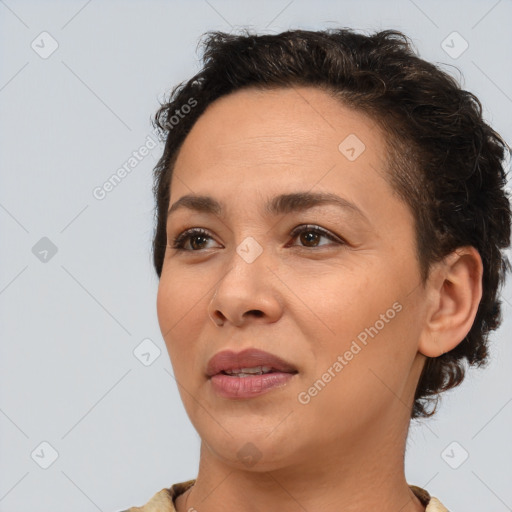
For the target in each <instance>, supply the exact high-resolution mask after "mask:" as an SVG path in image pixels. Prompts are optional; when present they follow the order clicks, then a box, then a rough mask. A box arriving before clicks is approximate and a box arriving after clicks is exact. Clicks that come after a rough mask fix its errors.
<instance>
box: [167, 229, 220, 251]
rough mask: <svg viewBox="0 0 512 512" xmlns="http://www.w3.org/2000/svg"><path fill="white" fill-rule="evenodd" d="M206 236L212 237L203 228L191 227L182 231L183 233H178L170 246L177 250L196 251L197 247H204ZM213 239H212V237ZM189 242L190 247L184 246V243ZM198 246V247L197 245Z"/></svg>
mask: <svg viewBox="0 0 512 512" xmlns="http://www.w3.org/2000/svg"><path fill="white" fill-rule="evenodd" d="M208 238H210V239H212V237H211V236H210V235H209V234H208V232H207V231H206V230H205V229H202V228H191V229H187V230H186V231H183V233H181V234H179V235H178V236H177V237H176V238H175V239H174V240H173V242H172V248H173V249H177V250H179V251H190V250H192V251H197V250H199V249H204V248H205V247H204V244H205V241H206V240H208ZM212 240H213V239H212ZM188 242H190V246H191V247H192V249H189V248H187V247H185V245H186V244H187V243H188ZM198 246H199V247H198Z"/></svg>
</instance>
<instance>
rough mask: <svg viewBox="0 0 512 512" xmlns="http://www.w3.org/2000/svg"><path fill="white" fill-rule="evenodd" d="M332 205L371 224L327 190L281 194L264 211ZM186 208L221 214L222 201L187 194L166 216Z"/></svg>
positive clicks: (303, 209)
mask: <svg viewBox="0 0 512 512" xmlns="http://www.w3.org/2000/svg"><path fill="white" fill-rule="evenodd" d="M324 205H334V206H337V207H339V208H343V209H344V210H348V211H349V212H351V213H353V214H356V215H357V216H359V217H361V218H362V219H363V220H364V221H365V222H367V223H368V224H371V223H370V221H369V220H368V217H367V216H366V215H365V214H364V213H363V211H362V210H361V209H360V208H359V207H358V206H356V205H355V204H354V203H351V202H350V201H349V200H348V199H345V198H343V197H340V196H338V195H336V194H331V193H327V192H295V193H290V194H281V195H278V196H275V197H273V198H271V199H270V200H269V201H268V202H267V203H266V204H265V211H266V212H267V214H269V215H274V216H277V215H284V214H287V213H291V212H301V211H305V210H308V209H310V208H314V207H315V206H324ZM181 208H187V209H189V210H193V211H196V212H200V213H211V214H214V215H218V216H222V215H223V212H224V208H223V205H222V203H220V202H219V201H217V200H216V199H214V198H213V197H210V196H202V195H195V194H187V195H185V196H182V197H180V198H179V199H178V200H177V201H175V202H174V204H173V205H172V206H171V208H170V209H169V211H168V212H167V218H169V216H170V215H171V214H172V213H174V212H175V211H176V210H179V209H181Z"/></svg>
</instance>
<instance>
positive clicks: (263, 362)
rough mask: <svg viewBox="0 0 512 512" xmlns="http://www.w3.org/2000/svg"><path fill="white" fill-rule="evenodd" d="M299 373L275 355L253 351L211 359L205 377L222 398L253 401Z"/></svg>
mask: <svg viewBox="0 0 512 512" xmlns="http://www.w3.org/2000/svg"><path fill="white" fill-rule="evenodd" d="M297 373H298V370H297V369H296V368H295V367H294V366H293V365H292V364H291V363H288V362H287V361H285V360H284V359H281V358H280V357H278V356H275V355H273V354H269V353H268V352H263V351H261V350H256V349H247V350H244V351H242V352H238V353H236V352H232V351H228V350H226V351H222V352H219V353H218V354H216V355H215V356H213V357H212V358H211V359H210V361H209V363H208V366H207V370H206V374H207V376H208V378H209V380H210V382H211V385H212V388H213V390H214V391H215V392H216V393H217V394H218V395H220V396H221V397H224V398H230V399H245V398H254V397H256V396H259V395H261V394H264V393H268V392H269V391H272V390H274V389H276V388H281V387H283V386H285V385H286V384H288V382H289V381H290V380H291V379H292V378H293V376H294V375H295V374H297Z"/></svg>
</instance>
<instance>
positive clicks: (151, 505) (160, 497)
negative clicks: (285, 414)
mask: <svg viewBox="0 0 512 512" xmlns="http://www.w3.org/2000/svg"><path fill="white" fill-rule="evenodd" d="M194 483H195V480H187V481H186V482H180V483H177V484H174V485H171V487H169V488H168V489H167V488H166V489H162V490H161V491H158V492H157V493H156V494H155V495H154V496H153V497H152V498H151V499H150V500H149V501H148V502H147V503H146V504H145V505H143V506H142V507H131V508H129V509H127V510H123V511H122V512H176V508H175V507H174V500H175V499H176V498H177V497H178V496H179V495H180V494H182V493H184V492H185V491H186V490H187V489H189V488H190V487H192V486H193V485H194ZM409 487H410V488H411V490H412V492H413V493H414V494H415V495H416V496H417V498H418V499H419V500H420V502H421V504H422V505H425V506H426V508H425V512H449V511H448V509H447V508H446V507H445V506H444V505H443V504H442V503H441V502H440V501H439V500H438V499H437V498H434V497H433V496H430V494H429V493H428V492H427V491H426V490H425V489H422V488H421V487H417V486H416V485H409ZM189 508H192V507H189ZM193 510H194V509H193V508H192V511H193Z"/></svg>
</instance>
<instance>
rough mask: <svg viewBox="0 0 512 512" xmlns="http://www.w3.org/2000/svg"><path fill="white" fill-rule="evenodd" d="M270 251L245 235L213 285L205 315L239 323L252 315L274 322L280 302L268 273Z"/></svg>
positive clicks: (251, 237) (269, 272)
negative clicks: (249, 313)
mask: <svg viewBox="0 0 512 512" xmlns="http://www.w3.org/2000/svg"><path fill="white" fill-rule="evenodd" d="M271 257H272V256H271V251H270V250H269V249H268V248H266V249H265V248H264V246H263V244H262V243H260V242H258V240H256V238H255V237H253V236H246V237H245V238H244V239H243V240H242V241H241V242H240V243H239V244H238V245H237V246H236V247H235V248H234V250H233V251H230V257H228V258H227V259H226V266H225V268H224V272H223V276H222V277H221V278H220V280H219V281H218V282H217V285H216V286H215V290H214V295H213V298H212V300H211V302H210V305H209V313H210V316H211V317H212V318H214V319H215V321H216V323H217V321H218V319H219V318H222V319H223V320H224V321H231V322H233V323H235V324H239V323H241V322H242V321H243V318H244V315H245V314H246V313H248V312H252V313H253V314H254V315H256V316H258V317H262V316H263V317H266V318H267V319H273V320H275V319H276V318H277V317H278V315H279V311H280V301H279V300H278V297H277V290H276V289H275V287H274V283H273V281H274V279H273V275H272V272H271V270H270V267H271V265H270V263H271V262H270V259H271Z"/></svg>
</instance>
